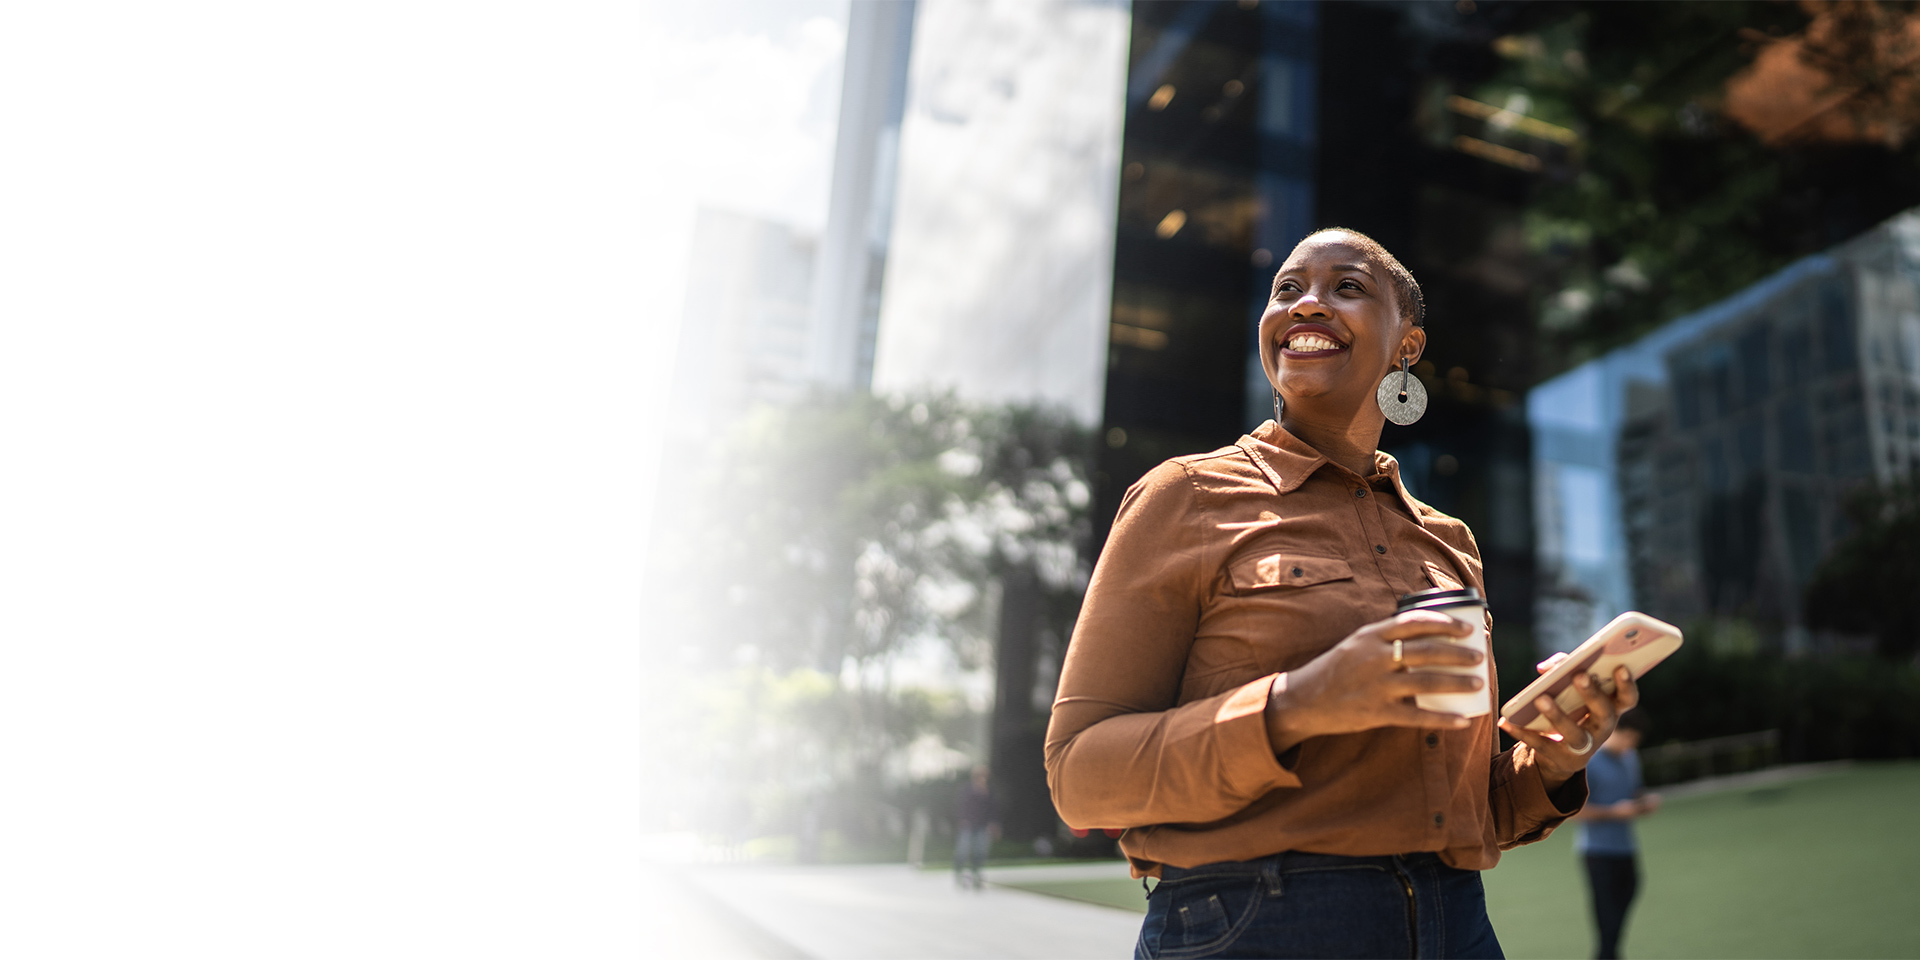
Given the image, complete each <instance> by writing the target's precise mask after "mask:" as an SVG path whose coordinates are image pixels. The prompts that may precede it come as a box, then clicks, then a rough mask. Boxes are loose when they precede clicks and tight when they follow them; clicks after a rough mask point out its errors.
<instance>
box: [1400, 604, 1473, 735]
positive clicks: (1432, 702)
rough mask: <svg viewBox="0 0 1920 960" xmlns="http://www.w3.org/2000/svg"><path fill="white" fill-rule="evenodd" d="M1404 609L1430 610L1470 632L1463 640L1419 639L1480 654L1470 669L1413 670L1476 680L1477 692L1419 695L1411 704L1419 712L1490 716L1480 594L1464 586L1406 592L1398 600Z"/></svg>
mask: <svg viewBox="0 0 1920 960" xmlns="http://www.w3.org/2000/svg"><path fill="white" fill-rule="evenodd" d="M1408 610H1432V611H1434V612H1436V613H1444V614H1446V615H1447V616H1449V617H1452V618H1454V619H1455V620H1458V621H1460V622H1461V623H1464V624H1467V625H1469V626H1471V627H1473V632H1472V633H1469V634H1467V635H1466V636H1464V637H1449V636H1444V635H1435V636H1432V637H1426V638H1423V639H1429V640H1440V641H1444V642H1446V643H1451V644H1454V645H1456V646H1461V647H1465V648H1467V649H1468V650H1477V651H1479V652H1480V662H1479V663H1477V664H1474V665H1473V666H1471V667H1422V668H1420V669H1419V670H1418V671H1416V672H1418V673H1456V674H1459V675H1461V676H1467V677H1479V678H1480V689H1478V690H1474V691H1471V692H1468V693H1423V694H1420V695H1419V696H1416V697H1414V698H1413V702H1414V703H1415V704H1417V705H1419V707H1420V709H1422V710H1433V711H1435V712H1438V713H1453V714H1459V715H1460V716H1463V717H1479V716H1485V715H1486V714H1489V713H1492V712H1493V693H1492V691H1490V690H1488V689H1487V688H1488V687H1489V686H1490V685H1491V684H1492V677H1491V671H1490V670H1488V669H1487V664H1488V663H1489V661H1490V659H1491V654H1490V653H1489V652H1488V650H1487V601H1486V600H1485V599H1484V598H1482V597H1481V596H1480V591H1478V590H1475V589H1474V588H1472V587H1467V588H1466V589H1464V590H1447V589H1434V590H1422V591H1420V592H1418V593H1409V594H1407V595H1406V596H1404V597H1401V598H1400V610H1399V612H1401V613H1405V612H1407V611H1408Z"/></svg>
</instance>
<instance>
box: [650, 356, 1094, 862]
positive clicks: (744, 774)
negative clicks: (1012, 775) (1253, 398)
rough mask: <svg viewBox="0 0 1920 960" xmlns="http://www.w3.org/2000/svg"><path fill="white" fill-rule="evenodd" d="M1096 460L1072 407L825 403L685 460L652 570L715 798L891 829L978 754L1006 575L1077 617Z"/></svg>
mask: <svg viewBox="0 0 1920 960" xmlns="http://www.w3.org/2000/svg"><path fill="white" fill-rule="evenodd" d="M1089 453H1090V434H1089V432H1088V431H1087V430H1086V429H1085V428H1083V427H1081V426H1079V425H1077V424H1075V423H1074V422H1073V421H1072V420H1071V419H1070V418H1069V417H1067V416H1066V415H1065V414H1063V413H1060V412H1057V411H1053V410H1048V409H1042V408H1036V407H1021V406H1015V407H983V406H977V405H970V404H966V403H963V402H961V401H959V400H958V399H956V398H954V397H952V396H950V395H949V396H931V395H930V396H919V397H892V398H877V397H871V396H865V395H829V394H822V395H818V396H815V397H813V398H811V399H809V400H807V401H806V402H804V403H801V404H798V405H795V406H792V407H789V408H782V409H774V408H762V409H760V410H758V411H756V412H755V413H754V414H752V415H751V416H749V417H748V418H747V419H746V420H745V421H744V422H742V423H741V424H739V425H738V426H737V428H736V429H734V430H733V431H731V432H730V433H729V434H728V435H727V436H726V437H724V438H721V439H719V440H718V441H716V442H715V443H713V444H712V445H711V446H710V447H708V448H707V449H705V450H704V451H701V452H699V453H697V454H696V455H693V456H691V457H690V458H689V460H690V462H688V463H686V464H682V465H679V466H677V467H676V473H678V474H679V475H680V476H679V477H678V478H677V482H676V483H675V484H673V485H672V489H671V490H668V489H667V486H668V485H666V484H663V499H666V500H669V501H670V502H669V505H668V506H667V508H666V509H664V510H663V511H662V515H661V519H660V522H659V527H660V529H658V530H657V531H656V534H655V549H654V557H653V562H652V567H653V570H654V579H655V582H656V584H657V585H658V586H659V588H660V589H657V590H656V591H655V594H656V596H655V603H656V604H657V609H656V611H655V612H656V614H657V616H658V618H659V619H658V620H657V621H656V622H657V623H659V624H660V627H659V628H660V629H661V630H663V631H664V632H666V633H668V634H669V635H671V636H673V637H674V638H675V639H676V641H677V643H676V644H675V646H676V647H677V652H678V656H679V658H680V661H679V664H678V666H679V669H680V675H681V676H682V677H683V678H684V680H685V684H684V686H685V689H684V690H682V691H681V692H680V693H681V695H683V696H685V697H688V698H689V703H688V705H687V708H686V711H687V712H690V713H694V714H697V715H698V716H699V717H701V718H702V725H701V728H700V733H699V735H698V736H697V737H696V738H694V740H695V741H697V745H696V743H694V742H690V743H689V744H688V745H686V750H687V751H688V753H689V755H690V757H691V754H693V753H698V754H699V757H700V758H699V759H698V760H693V759H690V760H689V762H691V763H693V764H694V765H696V766H698V767H700V768H703V769H704V771H705V773H706V776H705V777H704V778H703V779H704V783H703V784H702V785H701V786H700V787H699V788H698V791H697V792H698V793H700V794H701V795H702V796H704V797H707V798H708V799H707V800H705V801H702V802H701V804H699V805H702V806H704V807H705V808H706V809H708V810H720V809H732V807H733V806H734V805H736V804H737V802H738V800H739V799H740V798H742V797H745V798H749V805H748V806H749V809H747V810H745V811H742V810H739V809H734V810H733V812H732V813H729V814H727V815H726V816H725V817H724V819H726V820H728V821H729V822H739V821H742V820H748V821H752V822H755V823H758V824H760V826H761V828H762V829H775V828H780V827H785V828H793V827H794V826H795V825H796V824H797V823H799V822H800V821H801V820H802V819H805V818H804V817H803V816H802V814H803V813H805V812H806V811H808V810H813V811H815V812H814V813H811V814H806V816H807V817H812V816H816V815H818V816H826V817H829V818H830V819H834V820H835V821H836V822H841V823H842V825H843V826H845V827H847V828H849V829H854V830H856V831H867V832H871V831H872V830H874V829H878V826H877V824H878V822H879V820H882V819H885V815H884V812H882V813H879V814H877V813H875V810H876V809H877V807H876V805H877V804H880V798H881V797H882V796H883V795H884V794H886V792H887V791H888V790H889V789H892V788H897V787H898V786H900V785H902V784H905V783H910V782H912V781H914V780H915V779H923V778H928V777H938V776H943V775H945V774H946V773H947V772H950V771H951V769H953V768H954V767H955V766H957V765H960V764H964V763H966V762H970V759H969V758H971V759H973V760H977V759H979V758H980V757H981V756H982V754H983V752H984V744H982V743H980V742H979V739H980V737H979V735H978V731H979V730H980V728H981V726H982V724H981V723H980V722H979V720H980V717H979V714H980V711H981V710H982V709H983V708H984V707H985V706H986V704H985V703H983V702H981V701H982V700H983V698H984V697H985V696H986V693H985V691H988V690H990V689H991V686H990V681H989V680H988V679H987V678H986V677H985V676H984V670H985V668H987V667H988V666H990V665H991V663H992V652H993V641H994V633H995V627H996V623H995V621H994V615H995V613H996V609H995V607H996V600H997V596H998V586H997V584H998V582H999V580H1000V578H1002V577H1003V576H1004V575H1006V574H1007V573H1008V572H1010V571H1012V570H1014V569H1015V568H1020V570H1021V571H1022V572H1023V573H1024V572H1026V571H1031V572H1032V574H1033V575H1034V577H1035V578H1036V579H1037V580H1038V582H1039V583H1040V584H1041V586H1042V590H1043V592H1044V593H1045V595H1046V599H1047V600H1048V603H1047V604H1046V605H1045V606H1046V607H1047V610H1048V613H1047V614H1046V615H1047V616H1048V617H1049V619H1053V620H1061V621H1063V622H1062V623H1061V624H1059V625H1058V629H1059V633H1060V635H1062V636H1064V635H1065V633H1066V631H1067V628H1068V626H1069V625H1070V624H1071V622H1072V618H1073V616H1074V615H1075V613H1076V612H1077V601H1078V597H1079V595H1080V593H1081V591H1082V590H1083V589H1084V586H1085V580H1086V576H1087V572H1088V565H1089V556H1088V549H1089V536H1090V524H1089V522H1088V515H1087V507H1088V505H1089V500H1090V496H1089V487H1088V484H1087V477H1086V469H1087V468H1086V464H1087V463H1088V460H1089V457H1088V454H1089ZM929 670H933V671H935V673H936V675H933V676H929ZM823 805H824V808H830V809H823Z"/></svg>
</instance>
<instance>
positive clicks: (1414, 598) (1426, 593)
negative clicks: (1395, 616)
mask: <svg viewBox="0 0 1920 960" xmlns="http://www.w3.org/2000/svg"><path fill="white" fill-rule="evenodd" d="M1463 603H1477V604H1480V605H1481V606H1485V605H1486V603H1487V600H1486V598H1485V597H1482V596H1481V595H1480V591H1478V590H1475V589H1474V588H1472V587H1467V588H1465V589H1463V590H1447V589H1444V588H1441V587H1435V588H1433V589H1432V590H1421V591H1419V592H1418V593H1409V594H1407V595H1406V596H1404V597H1401V598H1400V609H1399V612H1400V613H1406V612H1407V611H1408V610H1427V609H1431V608H1434V607H1457V606H1459V605H1461V604H1463Z"/></svg>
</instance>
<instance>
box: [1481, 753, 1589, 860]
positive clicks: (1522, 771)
mask: <svg viewBox="0 0 1920 960" xmlns="http://www.w3.org/2000/svg"><path fill="white" fill-rule="evenodd" d="M1586 803H1587V773H1586V771H1585V770H1582V771H1580V772H1579V773H1576V774H1574V775H1573V776H1572V777H1569V778H1568V779H1567V782H1566V783H1563V784H1561V785H1560V787H1559V789H1557V790H1553V791H1551V792H1549V791H1548V790H1547V785H1546V781H1544V780H1542V779H1540V767H1539V765H1538V764H1537V763H1535V762H1534V755H1533V748H1532V747H1529V746H1527V745H1526V744H1524V743H1516V744H1514V745H1513V747H1512V748H1510V749H1508V750H1507V751H1506V752H1504V753H1499V754H1495V755H1494V758H1493V766H1492V770H1491V776H1490V777H1489V778H1488V783H1487V807H1488V809H1490V810H1492V811H1493V832H1494V839H1495V841H1496V842H1497V843H1498V844H1499V846H1500V849H1502V850H1511V849H1513V848H1514V847H1518V846H1522V845H1524V844H1529V843H1533V842H1534V841H1536V840H1545V839H1546V838H1547V836H1548V835H1549V834H1551V833H1553V831H1554V828H1555V827H1558V826H1560V824H1561V823H1562V822H1564V821H1565V820H1566V819H1567V818H1568V817H1571V816H1573V815H1574V814H1576V813H1579V812H1580V808H1581V807H1583V806H1586Z"/></svg>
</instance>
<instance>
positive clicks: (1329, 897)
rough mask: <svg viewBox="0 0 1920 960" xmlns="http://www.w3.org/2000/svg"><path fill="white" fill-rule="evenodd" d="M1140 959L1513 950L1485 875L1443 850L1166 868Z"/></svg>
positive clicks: (1290, 856)
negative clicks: (1491, 912)
mask: <svg viewBox="0 0 1920 960" xmlns="http://www.w3.org/2000/svg"><path fill="white" fill-rule="evenodd" d="M1133 955H1134V957H1135V958H1136V960H1184V958H1189V957H1421V958H1425V957H1495V958H1498V957H1504V954H1502V953H1501V952H1500V941H1499V940H1498V939H1497V938H1496V937H1495V936H1494V934H1493V924H1492V923H1491V922H1490V921H1488V919H1487V898H1486V892H1485V891H1484V890H1483V889H1482V888H1481V886H1480V874H1479V872H1478V871H1474V870H1456V869H1454V868H1452V867H1449V866H1447V865H1446V864H1444V863H1441V862H1440V858H1439V856H1438V855H1436V854H1431V853H1413V854H1406V855H1402V856H1395V857H1336V856H1332V855H1329V854H1319V853H1294V852H1292V851H1288V852H1286V853H1277V854H1274V855H1273V856H1271V857H1262V858H1261V859H1259V860H1243V861H1229V862H1226V863H1210V864H1207V865H1205V866H1200V867H1194V868H1193V869H1191V870H1182V869H1179V868H1176V867H1164V868H1162V869H1161V878H1160V885H1159V886H1158V887H1155V888H1154V890H1153V893H1152V894H1151V895H1149V896H1148V897H1147V919H1146V922H1145V923H1144V924H1142V925H1141V927H1140V941H1139V943H1138V944H1136V945H1135V946H1134V951H1133Z"/></svg>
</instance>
